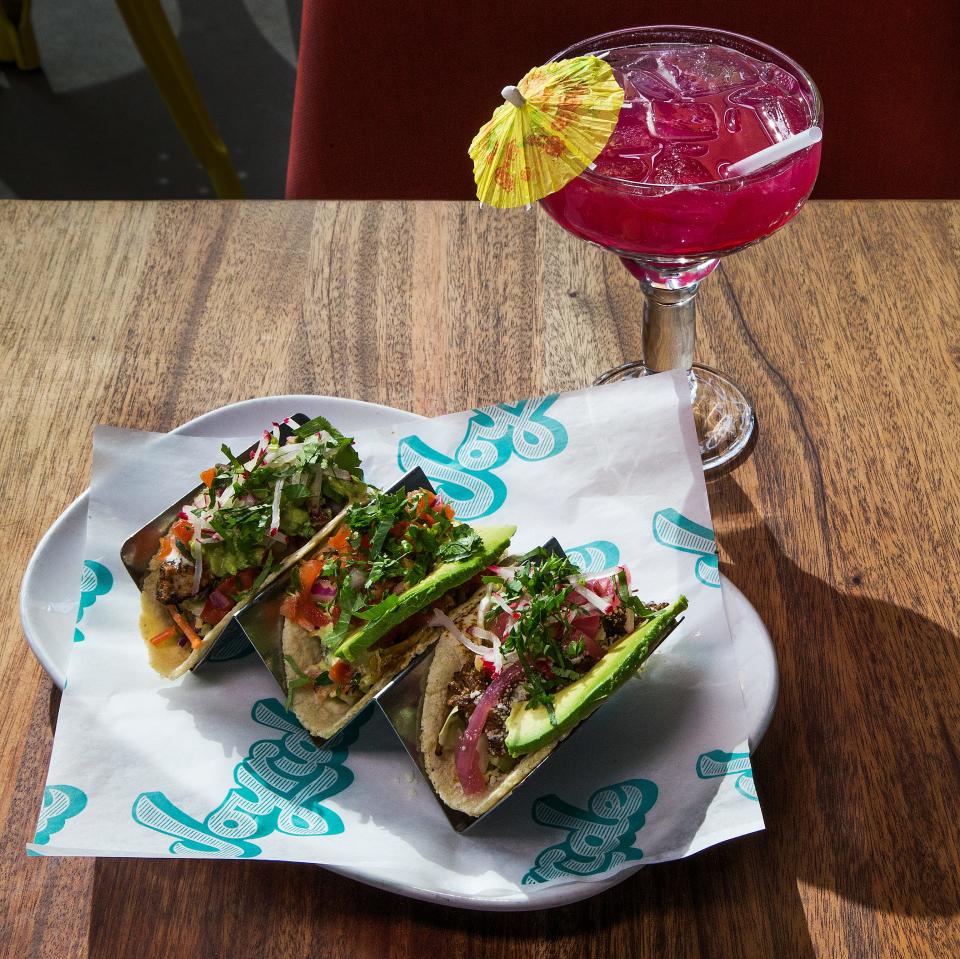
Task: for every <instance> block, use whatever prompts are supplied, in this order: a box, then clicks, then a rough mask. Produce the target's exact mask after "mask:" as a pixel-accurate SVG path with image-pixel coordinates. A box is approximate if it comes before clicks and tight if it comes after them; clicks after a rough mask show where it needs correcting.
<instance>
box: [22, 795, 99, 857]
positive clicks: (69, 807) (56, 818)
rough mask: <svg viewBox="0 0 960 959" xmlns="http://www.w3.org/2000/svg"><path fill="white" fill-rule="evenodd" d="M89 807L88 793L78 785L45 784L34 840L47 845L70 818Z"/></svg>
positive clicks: (40, 844) (39, 844) (38, 843)
mask: <svg viewBox="0 0 960 959" xmlns="http://www.w3.org/2000/svg"><path fill="white" fill-rule="evenodd" d="M86 807H87V794H86V793H85V792H84V791H83V790H82V789H77V787H76V786H45V787H44V789H43V804H42V805H41V807H40V816H39V818H38V819H37V834H36V836H34V838H33V841H34V842H35V843H36V844H37V845H38V846H45V845H46V844H47V843H48V842H50V837H51V836H52V835H53V834H54V833H56V832H60V830H61V829H63V827H64V826H65V825H66V824H67V820H68V819H72V818H73V817H74V816H77V815H79V814H80V813H82V812H83V810H84V809H86Z"/></svg>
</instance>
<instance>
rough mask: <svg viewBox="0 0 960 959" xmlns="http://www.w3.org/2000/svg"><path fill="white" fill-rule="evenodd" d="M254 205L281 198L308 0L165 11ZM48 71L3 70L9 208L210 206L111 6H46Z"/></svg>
mask: <svg viewBox="0 0 960 959" xmlns="http://www.w3.org/2000/svg"><path fill="white" fill-rule="evenodd" d="M164 7H165V8H166V9H167V12H168V15H169V17H170V21H171V23H172V24H173V26H174V29H175V31H176V33H177V34H178V36H179V39H180V44H181V47H182V49H183V51H184V54H185V55H186V58H187V60H188V61H189V63H190V66H191V68H192V70H193V72H194V75H195V77H196V80H197V83H198V85H199V87H200V91H201V93H202V95H203V97H204V99H205V101H206V104H207V108H208V110H209V111H210V114H211V115H212V117H213V120H214V122H215V124H216V125H217V127H218V129H219V130H220V134H221V136H222V137H223V139H224V141H225V142H226V144H227V147H228V148H229V150H230V153H231V156H232V158H233V161H234V165H235V167H236V169H237V171H238V172H239V175H240V177H241V179H242V181H243V185H244V189H245V190H246V191H247V195H248V196H250V197H255V198H279V197H282V196H283V188H284V178H285V174H286V167H287V148H288V145H289V141H290V116H291V110H292V107H293V89H294V82H295V78H296V66H295V64H296V50H297V41H298V35H299V28H300V9H301V0H202V2H201V3H197V2H189V0H180V2H179V3H178V2H176V0H164ZM33 22H34V28H35V30H36V34H37V42H38V45H39V46H40V55H41V59H42V60H43V62H44V68H43V69H42V70H39V71H35V72H31V73H22V72H20V71H19V70H17V69H16V67H15V66H14V65H13V64H0V197H20V198H24V199H172V198H184V197H206V196H211V195H212V191H211V188H210V184H209V182H208V180H207V178H206V176H205V174H204V171H203V169H202V168H201V167H200V166H199V165H198V164H197V162H196V161H195V160H194V158H193V155H192V154H191V153H190V151H189V149H188V148H187V147H186V145H185V144H184V142H183V140H182V138H181V137H180V134H179V133H178V131H177V128H176V127H175V126H174V124H173V121H172V120H171V119H170V117H169V115H168V114H167V111H166V108H165V106H164V104H163V101H162V100H161V99H160V96H159V94H158V93H157V90H156V88H155V87H154V85H153V83H152V81H151V79H150V77H149V76H148V75H147V73H146V71H145V70H144V68H143V64H142V62H141V60H140V57H139V54H138V53H137V50H136V48H135V47H134V46H133V44H132V42H131V41H130V38H129V36H128V35H127V32H126V29H125V26H124V23H123V20H122V19H121V18H120V15H119V13H118V12H117V9H116V7H115V6H114V4H113V2H112V0H68V2H60V0H56V2H52V0H46V2H44V0H40V2H38V3H35V4H34V14H33Z"/></svg>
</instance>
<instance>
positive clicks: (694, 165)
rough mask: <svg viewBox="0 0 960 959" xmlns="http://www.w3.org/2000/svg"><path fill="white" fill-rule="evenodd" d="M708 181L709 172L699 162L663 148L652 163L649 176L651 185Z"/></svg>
mask: <svg viewBox="0 0 960 959" xmlns="http://www.w3.org/2000/svg"><path fill="white" fill-rule="evenodd" d="M710 179H712V178H711V176H710V171H709V170H708V169H707V168H706V167H705V166H704V165H703V164H702V163H701V162H700V161H699V160H695V159H694V158H693V157H690V156H684V155H683V154H682V153H681V152H680V151H679V150H678V149H676V148H671V147H666V148H664V150H663V151H662V152H661V153H660V154H659V155H658V156H657V158H656V159H655V160H654V161H653V172H652V173H651V174H650V182H651V183H663V184H672V183H676V184H681V183H706V182H707V181H708V180H710Z"/></svg>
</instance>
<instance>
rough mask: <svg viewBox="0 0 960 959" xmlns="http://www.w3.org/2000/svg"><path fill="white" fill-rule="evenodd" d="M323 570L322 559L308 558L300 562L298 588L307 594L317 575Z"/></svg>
mask: <svg viewBox="0 0 960 959" xmlns="http://www.w3.org/2000/svg"><path fill="white" fill-rule="evenodd" d="M322 572H323V560H322V559H308V560H307V561H306V562H305V563H301V564H300V588H301V589H302V590H303V592H304V593H307V594H308V595H309V593H310V590H311V589H313V584H314V583H315V582H316V581H317V577H318V576H319V575H320V574H321V573H322Z"/></svg>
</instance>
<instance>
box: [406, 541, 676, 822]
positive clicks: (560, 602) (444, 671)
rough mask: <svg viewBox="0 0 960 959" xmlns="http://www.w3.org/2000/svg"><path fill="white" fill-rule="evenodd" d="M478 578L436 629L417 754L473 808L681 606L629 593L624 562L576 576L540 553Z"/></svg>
mask: <svg viewBox="0 0 960 959" xmlns="http://www.w3.org/2000/svg"><path fill="white" fill-rule="evenodd" d="M492 572H493V575H489V576H486V577H484V587H483V589H482V591H481V592H479V593H478V594H477V595H475V596H474V597H473V598H472V600H471V601H470V602H468V603H466V604H464V605H463V606H462V607H461V608H460V609H459V610H458V611H457V613H456V614H455V615H454V616H452V617H450V618H449V620H448V621H447V622H445V623H444V624H443V626H442V627H441V628H440V629H438V630H436V631H437V632H442V633H443V636H442V637H441V638H440V640H439V642H438V643H437V646H436V649H435V651H434V655H433V661H432V663H431V665H430V670H429V673H428V675H427V681H426V688H425V693H424V699H423V704H422V724H421V743H420V745H421V751H422V755H423V760H424V764H425V767H426V772H427V775H428V776H429V778H430V780H431V782H432V784H433V786H434V789H435V790H436V792H437V795H438V796H439V797H440V798H441V799H442V800H443V801H444V802H445V803H446V804H447V805H448V806H449V807H450V808H452V809H457V810H459V811H461V812H464V813H466V814H468V815H470V816H480V815H482V814H483V813H484V812H486V811H487V810H488V809H490V808H492V807H493V806H495V805H496V804H497V803H498V802H499V801H500V800H501V799H502V798H503V797H505V796H506V795H508V794H509V793H510V792H511V791H512V790H513V789H515V788H516V786H517V785H519V784H520V782H522V781H523V779H525V778H526V777H527V776H528V775H529V774H530V773H531V772H532V771H533V770H534V769H535V768H536V767H537V766H538V765H539V764H540V763H541V762H542V761H543V759H544V758H546V756H547V755H548V754H549V753H550V751H551V750H553V749H554V748H555V747H556V746H557V744H558V743H559V742H560V741H561V740H562V739H563V738H564V737H566V736H567V735H569V734H570V732H572V731H573V729H574V728H575V727H576V726H577V725H578V724H579V723H581V722H582V721H583V720H584V719H585V718H586V717H587V716H589V715H590V713H592V712H593V711H594V710H595V709H596V708H597V707H598V706H600V705H601V704H602V703H603V702H604V701H605V700H606V699H607V698H608V697H609V696H611V695H612V694H613V693H614V692H615V691H616V690H617V689H619V688H620V686H622V685H623V684H624V683H625V682H626V681H627V680H628V679H629V678H630V677H631V676H633V675H634V674H635V673H636V671H637V669H639V667H640V666H641V664H642V663H643V662H644V661H645V660H646V658H647V657H648V656H649V655H650V654H651V653H652V652H653V651H654V650H655V649H656V648H657V646H658V645H659V644H660V643H661V642H662V641H663V639H664V638H665V637H666V635H667V634H668V633H669V632H670V631H671V630H672V629H673V627H674V626H675V625H676V622H677V616H678V615H679V614H680V613H681V612H682V611H683V610H684V609H686V606H687V601H686V599H685V598H684V597H683V596H681V597H680V598H679V599H678V600H677V601H676V602H674V603H672V604H670V605H666V604H656V603H644V602H641V601H640V599H639V598H638V597H636V596H635V595H633V593H632V591H631V588H630V574H629V571H628V570H627V569H626V568H625V567H618V568H617V569H615V570H614V571H613V572H612V573H609V574H607V575H604V576H601V577H597V578H594V579H589V580H588V579H586V578H585V577H584V576H583V575H582V574H581V573H580V571H579V570H578V569H577V567H575V566H574V565H573V564H572V563H571V562H570V561H569V560H568V559H566V557H564V556H562V555H551V554H548V553H546V552H545V551H543V550H540V551H538V552H537V553H535V554H533V555H531V556H529V557H527V558H525V559H524V560H523V561H521V562H520V563H518V564H517V565H514V566H501V567H497V568H496V569H495V570H493V571H492Z"/></svg>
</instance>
